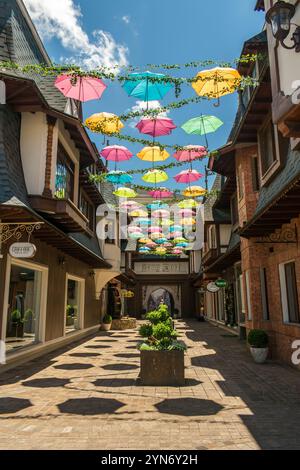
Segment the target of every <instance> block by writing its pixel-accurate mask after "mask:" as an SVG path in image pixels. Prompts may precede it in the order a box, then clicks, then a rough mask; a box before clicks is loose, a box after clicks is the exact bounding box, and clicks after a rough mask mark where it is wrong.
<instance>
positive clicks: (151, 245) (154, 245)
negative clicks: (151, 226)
mask: <svg viewBox="0 0 300 470" xmlns="http://www.w3.org/2000/svg"><path fill="white" fill-rule="evenodd" d="M156 246H157V244H156V243H155V242H154V241H152V240H151V241H150V242H149V243H147V247H148V248H151V249H153V248H155V247H156Z"/></svg>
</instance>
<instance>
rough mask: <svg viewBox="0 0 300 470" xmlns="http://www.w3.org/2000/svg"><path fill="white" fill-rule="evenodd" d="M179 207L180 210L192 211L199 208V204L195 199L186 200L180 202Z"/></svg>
mask: <svg viewBox="0 0 300 470" xmlns="http://www.w3.org/2000/svg"><path fill="white" fill-rule="evenodd" d="M177 206H178V207H179V208H180V209H190V208H192V207H198V206H199V203H198V202H197V201H195V200H194V199H184V200H183V201H180V202H179V203H178V204H177Z"/></svg>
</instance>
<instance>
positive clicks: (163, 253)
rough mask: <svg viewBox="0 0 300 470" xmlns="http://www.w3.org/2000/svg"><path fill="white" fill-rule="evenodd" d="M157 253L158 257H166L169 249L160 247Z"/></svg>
mask: <svg viewBox="0 0 300 470" xmlns="http://www.w3.org/2000/svg"><path fill="white" fill-rule="evenodd" d="M155 253H157V254H158V255H165V254H166V253H167V249H166V248H164V247H163V246H159V247H158V248H156V250H155Z"/></svg>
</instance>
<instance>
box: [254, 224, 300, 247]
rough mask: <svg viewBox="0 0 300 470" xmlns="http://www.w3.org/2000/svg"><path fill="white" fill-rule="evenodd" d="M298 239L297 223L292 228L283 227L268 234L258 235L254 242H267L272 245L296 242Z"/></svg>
mask: <svg viewBox="0 0 300 470" xmlns="http://www.w3.org/2000/svg"><path fill="white" fill-rule="evenodd" d="M298 241H299V238H298V228H297V225H295V226H294V228H291V227H289V228H284V229H283V230H280V231H276V232H275V233H271V234H270V235H266V236H264V237H260V239H259V240H257V241H256V242H255V243H269V244H272V245H274V244H276V243H287V244H292V243H293V244H297V243H298Z"/></svg>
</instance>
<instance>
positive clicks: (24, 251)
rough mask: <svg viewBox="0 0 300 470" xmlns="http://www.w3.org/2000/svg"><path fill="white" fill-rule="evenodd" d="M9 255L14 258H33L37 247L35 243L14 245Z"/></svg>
mask: <svg viewBox="0 0 300 470" xmlns="http://www.w3.org/2000/svg"><path fill="white" fill-rule="evenodd" d="M9 254H10V256H12V257H13V258H19V259H20V258H21V259H22V258H33V257H34V256H35V254H36V246H35V245H34V244H33V243H25V242H18V243H13V244H12V245H11V246H10V248H9Z"/></svg>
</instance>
